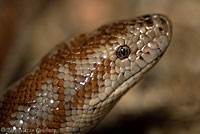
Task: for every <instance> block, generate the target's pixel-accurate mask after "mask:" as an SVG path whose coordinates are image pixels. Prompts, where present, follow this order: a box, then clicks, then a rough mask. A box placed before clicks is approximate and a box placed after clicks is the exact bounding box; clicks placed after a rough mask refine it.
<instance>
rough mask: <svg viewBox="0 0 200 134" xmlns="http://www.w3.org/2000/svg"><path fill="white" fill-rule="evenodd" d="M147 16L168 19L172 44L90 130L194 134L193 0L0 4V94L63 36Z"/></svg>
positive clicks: (197, 125)
mask: <svg viewBox="0 0 200 134" xmlns="http://www.w3.org/2000/svg"><path fill="white" fill-rule="evenodd" d="M148 13H162V14H165V15H167V16H168V17H169V18H170V19H171V21H172V23H173V39H172V42H171V46H170V47H169V49H168V51H167V53H166V54H165V55H164V57H163V58H162V60H161V61H160V62H159V64H157V65H156V67H155V68H154V69H152V70H151V71H150V72H149V73H148V74H147V75H146V76H145V78H144V79H143V80H142V81H141V82H140V83H138V85H137V86H136V87H134V88H133V89H131V90H130V91H129V92H128V93H127V94H126V95H125V96H123V98H122V99H121V100H120V101H119V103H118V104H117V105H116V106H115V108H114V109H113V110H112V111H111V112H110V113H109V115H108V116H107V117H106V118H105V119H104V120H103V121H102V122H101V123H100V125H98V126H97V127H96V128H95V129H94V130H93V131H92V132H91V133H93V134H108V133H109V134H124V133H130V134H131V133H135V134H199V133H200V52H199V51H200V37H199V36H200V26H199V25H200V1H198V0H56V1H55V0H1V1H0V93H1V92H2V91H3V90H5V87H7V86H8V85H9V84H10V83H12V82H13V81H15V80H17V79H18V78H19V77H21V76H22V75H23V74H25V73H26V72H28V71H30V70H31V68H33V66H34V65H35V64H36V63H37V62H38V61H39V59H40V58H41V57H42V56H43V55H44V54H45V53H47V52H48V51H49V50H50V49H52V48H53V47H54V46H55V45H56V44H57V43H58V42H60V41H62V40H64V39H65V38H66V37H70V36H73V35H76V34H79V33H84V32H88V31H91V30H93V29H95V28H97V27H99V26H100V25H102V24H104V23H107V22H110V21H115V20H119V19H125V18H131V17H135V16H138V15H142V14H148Z"/></svg>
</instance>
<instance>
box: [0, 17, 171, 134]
mask: <svg viewBox="0 0 200 134" xmlns="http://www.w3.org/2000/svg"><path fill="white" fill-rule="evenodd" d="M171 37H172V26H171V23H170V21H169V19H168V18H167V17H166V16H164V15H161V14H149V15H143V16H139V17H136V18H133V19H126V20H120V21H116V22H113V23H110V24H106V25H103V26H101V27H100V28H98V29H96V30H94V31H92V32H89V33H85V34H81V35H78V36H75V37H74V38H71V39H67V40H65V41H63V42H62V43H60V44H59V45H57V46H56V47H55V48H54V49H53V50H52V51H50V52H49V53H48V54H47V55H45V56H44V57H43V58H42V59H41V61H40V63H39V64H38V65H37V66H36V67H35V68H34V69H33V70H32V71H31V72H30V73H28V74H27V75H26V76H24V77H23V78H22V79H20V80H18V81H17V82H16V83H14V84H12V85H11V86H9V87H8V88H7V89H6V90H4V91H5V92H4V93H3V94H2V95H1V98H0V133H5V134H7V133H16V134H19V133H33V134H34V133H42V134H45V133H48V134H49V133H61V134H84V133H88V132H89V131H90V130H91V129H92V128H94V127H95V126H96V125H97V124H98V123H99V122H100V121H101V120H102V119H103V118H104V117H105V115H106V114H107V113H108V112H109V111H110V110H111V109H112V108H113V106H114V105H115V104H116V103H117V101H118V100H119V99H120V98H121V97H122V96H123V95H124V94H125V93H126V92H127V91H128V90H129V89H130V88H132V87H133V86H134V85H135V84H136V83H137V82H138V81H139V80H140V79H141V78H142V77H143V75H144V74H145V73H146V72H148V70H150V69H151V68H152V67H153V66H154V65H155V64H156V63H157V62H158V61H159V60H160V58H161V57H162V55H163V54H164V53H165V51H166V49H167V48H168V46H169V44H170V41H171Z"/></svg>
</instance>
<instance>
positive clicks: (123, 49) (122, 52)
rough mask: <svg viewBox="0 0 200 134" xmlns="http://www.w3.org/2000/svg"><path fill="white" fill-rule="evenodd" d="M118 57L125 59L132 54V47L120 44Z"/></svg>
mask: <svg viewBox="0 0 200 134" xmlns="http://www.w3.org/2000/svg"><path fill="white" fill-rule="evenodd" d="M116 53H117V57H118V58H120V59H121V60H122V59H125V58H127V57H128V56H129V54H130V49H129V47H128V46H126V45H124V46H120V47H119V48H118V49H117V52H116Z"/></svg>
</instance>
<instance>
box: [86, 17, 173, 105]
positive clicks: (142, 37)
mask: <svg viewBox="0 0 200 134" xmlns="http://www.w3.org/2000/svg"><path fill="white" fill-rule="evenodd" d="M98 31H100V32H101V34H102V33H103V35H101V40H100V42H101V43H102V44H103V45H101V46H100V47H101V49H100V50H101V52H102V53H101V55H102V56H101V59H102V62H101V65H99V66H101V68H104V70H103V72H104V73H103V76H102V80H103V83H102V85H103V86H102V87H101V86H100V89H101V90H100V92H99V93H98V97H97V98H94V99H91V101H90V104H91V105H96V104H97V102H98V104H99V105H103V106H104V105H106V104H110V102H115V100H116V99H118V98H120V96H122V95H123V94H124V93H125V92H126V91H128V89H129V88H130V87H132V86H133V85H134V84H136V83H137V82H138V80H139V79H140V78H141V77H142V76H143V74H145V72H147V71H148V70H149V69H150V68H152V67H153V65H155V63H157V61H158V60H159V59H160V58H161V56H162V55H163V54H164V52H165V51H166V49H167V47H168V45H169V43H170V40H171V34H172V29H171V24H170V22H169V20H168V19H167V17H165V16H163V15H158V14H153V15H145V16H141V17H138V18H135V19H130V20H124V21H119V22H117V23H112V24H110V25H107V26H103V27H101V28H99V30H98ZM102 65H103V67H102ZM99 68H100V67H98V68H97V70H98V69H99ZM97 100H98V101H97Z"/></svg>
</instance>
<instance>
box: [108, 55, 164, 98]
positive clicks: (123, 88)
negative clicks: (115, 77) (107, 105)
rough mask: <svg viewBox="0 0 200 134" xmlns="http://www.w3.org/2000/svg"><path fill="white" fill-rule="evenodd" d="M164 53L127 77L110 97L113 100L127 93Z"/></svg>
mask: <svg viewBox="0 0 200 134" xmlns="http://www.w3.org/2000/svg"><path fill="white" fill-rule="evenodd" d="M162 55H163V54H161V55H160V56H159V57H157V58H156V59H154V60H153V61H152V62H150V63H149V64H147V65H146V66H145V67H144V68H142V69H141V70H140V71H138V72H137V73H135V74H134V75H132V76H130V77H129V78H127V79H126V80H125V81H124V82H123V83H121V84H120V85H119V86H118V87H117V88H115V89H113V92H112V93H111V94H110V95H109V96H108V98H111V101H114V100H117V99H120V97H121V96H123V94H125V93H126V92H127V91H128V90H129V89H130V88H131V87H133V85H135V84H136V83H137V82H138V81H139V80H140V79H141V78H142V77H143V75H144V74H145V73H146V72H147V71H148V70H150V69H151V68H152V67H153V66H154V65H155V64H156V63H157V62H158V61H159V59H160V58H161V57H162Z"/></svg>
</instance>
